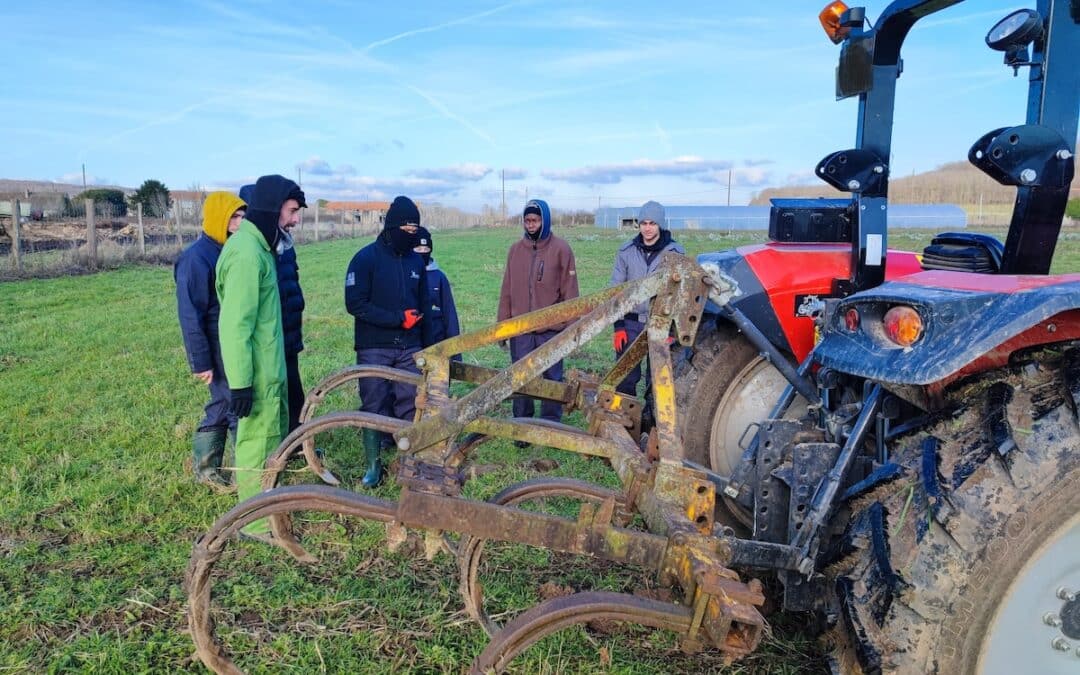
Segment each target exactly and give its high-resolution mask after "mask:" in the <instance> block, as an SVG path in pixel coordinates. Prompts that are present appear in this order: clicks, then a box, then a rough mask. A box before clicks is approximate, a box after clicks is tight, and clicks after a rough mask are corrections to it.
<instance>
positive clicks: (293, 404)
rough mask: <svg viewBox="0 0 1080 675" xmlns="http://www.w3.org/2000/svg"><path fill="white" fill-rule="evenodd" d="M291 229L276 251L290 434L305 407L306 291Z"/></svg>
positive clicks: (249, 188) (245, 191)
mask: <svg viewBox="0 0 1080 675" xmlns="http://www.w3.org/2000/svg"><path fill="white" fill-rule="evenodd" d="M290 182H291V181H290ZM297 189H298V190H299V187H297ZM254 190H255V186H254V185H245V186H244V187H242V188H240V198H241V199H244V196H245V195H246V196H248V197H249V198H250V197H251V194H252V192H253V191H254ZM292 228H293V226H292V225H291V224H287V225H285V226H284V227H281V228H279V229H280V231H281V232H280V236H279V237H278V243H277V250H276V251H275V257H276V259H277V277H278V293H279V294H280V295H281V327H282V330H283V332H284V336H285V374H286V376H287V386H288V394H289V432H290V433H291V432H292V430H293V429H295V428H296V427H298V426H300V409H301V408H302V407H303V406H304V383H303V381H302V380H301V379H300V352H302V351H304V336H303V319H304V291H303V290H301V288H300V266H299V265H298V264H297V262H296V248H295V247H294V246H293V239H292V233H291V230H292Z"/></svg>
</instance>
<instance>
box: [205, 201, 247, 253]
mask: <svg viewBox="0 0 1080 675" xmlns="http://www.w3.org/2000/svg"><path fill="white" fill-rule="evenodd" d="M246 208H247V204H245V203H244V200H243V199H240V198H239V197H237V196H236V195H234V194H233V193H231V192H211V193H210V194H208V195H206V201H205V202H203V219H202V229H203V232H205V233H206V234H207V236H208V237H210V238H211V239H213V240H214V241H216V242H217V243H219V244H224V243H225V237H226V236H228V232H229V220H230V219H231V218H232V215H233V214H234V213H236V212H237V210H239V209H246Z"/></svg>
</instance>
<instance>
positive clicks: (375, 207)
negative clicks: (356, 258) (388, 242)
mask: <svg viewBox="0 0 1080 675" xmlns="http://www.w3.org/2000/svg"><path fill="white" fill-rule="evenodd" d="M389 208H390V202H326V204H325V205H323V206H322V207H320V211H322V213H324V214H326V216H325V217H326V218H327V219H330V220H335V221H336V220H338V219H340V221H341V222H342V223H350V224H352V223H355V224H356V226H357V228H358V229H359V230H360V231H361V232H378V231H380V230H382V226H383V221H384V220H385V219H386V212H387V210H389Z"/></svg>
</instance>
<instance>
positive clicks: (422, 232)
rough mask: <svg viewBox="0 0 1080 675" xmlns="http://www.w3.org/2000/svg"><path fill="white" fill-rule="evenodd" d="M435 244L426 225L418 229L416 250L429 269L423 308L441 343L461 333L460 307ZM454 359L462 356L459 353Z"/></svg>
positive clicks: (433, 335)
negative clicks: (426, 294)
mask: <svg viewBox="0 0 1080 675" xmlns="http://www.w3.org/2000/svg"><path fill="white" fill-rule="evenodd" d="M434 247H435V243H434V242H433V241H432V239H431V232H428V230H427V228H425V227H418V228H416V246H414V247H413V251H415V252H417V253H419V254H420V257H421V258H423V259H424V264H425V265H426V268H425V269H426V270H427V287H428V303H427V305H426V306H425V307H424V309H423V312H424V316H426V317H427V320H428V321H430V322H431V339H432V342H433V343H434V342H442V341H443V340H445V339H447V338H452V337H456V336H457V335H459V334H460V333H461V326H460V324H459V323H458V315H457V306H456V305H455V304H454V291H453V290H452V289H451V288H450V280H449V279H447V278H446V273H445V272H443V271H442V270H441V269H439V263H437V262H435V258H434V256H432V249H433V248H434ZM454 358H456V359H459V360H460V358H461V355H460V354H456V355H455V356H454Z"/></svg>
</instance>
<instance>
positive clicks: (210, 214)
mask: <svg viewBox="0 0 1080 675" xmlns="http://www.w3.org/2000/svg"><path fill="white" fill-rule="evenodd" d="M246 208H247V204H245V203H244V201H243V200H242V199H240V198H239V197H237V196H236V195H233V194H230V193H228V192H211V193H210V194H208V195H207V196H206V201H205V202H203V225H202V227H203V232H202V234H201V235H200V236H199V238H198V239H196V240H195V243H194V244H192V245H191V246H189V247H187V248H186V249H184V251H183V253H181V254H180V257H178V258H177V259H176V265H175V267H174V268H173V279H174V280H175V281H176V308H177V313H178V315H179V318H180V332H181V334H182V335H183V338H184V351H185V352H186V354H187V360H188V366H189V367H190V368H191V372H192V374H193V375H194V376H195V378H196V379H198V380H199V381H200V382H202V383H203V384H205V385H206V386H207V387H208V388H209V389H210V401H209V402H208V403H207V404H206V407H205V414H204V415H203V419H202V421H201V422H199V426H198V427H197V428H196V430H195V435H194V436H193V437H192V439H191V447H192V467H191V468H192V471H193V472H194V473H195V480H197V481H198V482H200V483H203V484H204V485H208V486H209V487H212V488H215V489H227V488H228V485H229V475H228V474H223V473H222V464H223V463H224V462H225V450H226V441H227V437H228V434H229V432H230V431H232V432H233V433H234V434H235V431H236V418H235V417H234V416H232V415H230V414H229V382H228V381H227V380H226V379H225V367H224V366H223V365H222V363H221V347H220V346H219V344H218V315H219V314H220V313H221V307H220V305H219V304H218V299H217V291H216V290H215V281H216V277H215V273H214V269H215V267H216V265H217V261H218V257H219V256H220V255H221V247H222V246H224V245H225V239H226V238H227V237H228V236H229V235H230V234H232V233H233V232H235V231H236V230H237V229H238V228H239V227H240V222H241V221H242V220H243V219H244V213H245V209H246Z"/></svg>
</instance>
